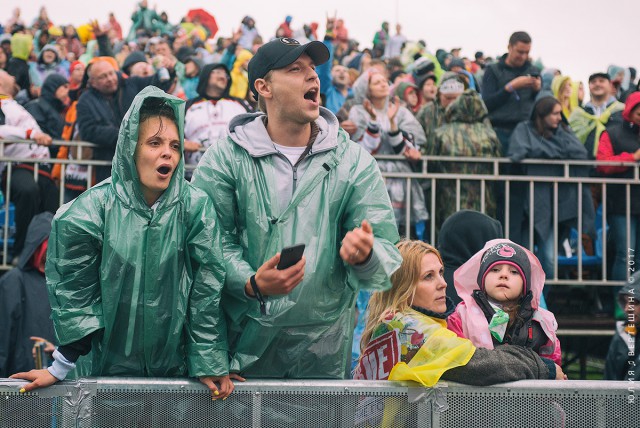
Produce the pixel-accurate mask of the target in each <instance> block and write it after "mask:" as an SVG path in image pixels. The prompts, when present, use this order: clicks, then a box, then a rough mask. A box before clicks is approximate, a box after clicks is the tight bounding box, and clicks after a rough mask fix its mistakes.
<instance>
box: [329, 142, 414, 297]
mask: <svg viewBox="0 0 640 428" xmlns="http://www.w3.org/2000/svg"><path fill="white" fill-rule="evenodd" d="M357 153H358V154H357V155H356V156H358V157H359V159H357V161H356V162H354V163H353V165H354V167H353V171H352V174H353V179H352V180H351V183H352V184H351V186H352V187H351V189H350V190H349V192H348V201H347V206H346V211H345V214H344V216H343V222H342V226H343V230H345V231H348V232H346V233H345V236H344V237H343V242H342V245H341V249H340V256H341V257H342V259H343V260H344V261H345V263H346V264H347V266H348V271H349V281H350V282H352V283H354V285H357V286H358V287H359V288H363V289H371V290H385V289H388V288H389V287H391V282H390V277H391V274H392V273H393V272H395V270H396V269H398V268H399V267H400V264H401V262H402V258H401V256H400V253H399V252H398V249H397V248H396V247H395V243H396V242H398V240H399V236H398V229H397V227H396V221H395V217H394V214H393V209H392V208H391V202H390V200H389V195H388V193H387V189H386V187H385V185H384V181H383V180H382V175H381V174H380V170H379V169H378V166H377V164H376V162H375V159H373V158H372V157H371V156H370V155H369V154H368V153H366V152H365V151H364V150H363V149H359V150H358V151H357ZM365 220H366V222H365ZM363 249H365V251H366V250H368V253H366V252H365V251H363Z"/></svg>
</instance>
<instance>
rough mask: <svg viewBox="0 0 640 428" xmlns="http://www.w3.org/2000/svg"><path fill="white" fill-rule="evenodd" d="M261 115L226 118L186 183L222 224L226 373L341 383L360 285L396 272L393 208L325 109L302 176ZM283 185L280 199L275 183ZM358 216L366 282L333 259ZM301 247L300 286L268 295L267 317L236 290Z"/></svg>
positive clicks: (383, 284) (379, 282)
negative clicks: (368, 247)
mask: <svg viewBox="0 0 640 428" xmlns="http://www.w3.org/2000/svg"><path fill="white" fill-rule="evenodd" d="M262 118H263V115H262V114H245V115H239V116H236V118H235V119H234V120H233V121H232V122H231V123H230V125H229V130H230V136H229V137H227V138H224V139H221V140H219V141H218V142H217V143H216V144H214V145H213V146H211V147H210V148H209V150H208V151H207V152H206V153H205V155H204V156H203V158H202V159H201V161H200V163H199V165H198V168H197V169H196V170H195V173H194V175H193V179H192V182H193V183H194V185H195V186H197V187H200V188H202V189H204V190H205V191H206V192H207V193H208V194H209V196H210V197H211V199H213V201H214V205H215V207H216V211H217V212H218V215H219V216H220V217H219V220H220V222H221V226H222V241H223V247H224V257H225V260H226V268H227V278H226V282H225V289H224V294H223V303H222V307H223V308H224V311H225V314H226V315H227V322H228V323H229V324H230V326H229V328H230V330H229V331H230V333H229V344H230V348H231V351H232V361H231V367H230V370H231V371H232V372H233V371H241V372H242V373H244V374H246V375H247V376H248V377H272V378H334V379H336V378H344V377H345V376H346V375H347V367H348V366H349V365H350V364H349V363H350V361H349V360H350V356H351V341H352V337H353V327H354V318H355V316H354V315H355V313H354V307H355V300H356V295H357V293H358V290H359V289H360V288H364V289H371V290H384V289H387V288H389V287H390V286H391V283H390V281H389V277H390V276H391V274H392V273H393V272H394V271H395V270H396V269H397V268H398V267H399V266H400V262H401V258H400V254H399V252H398V250H397V249H396V248H395V247H394V245H393V244H394V243H395V242H396V241H397V240H398V232H397V229H396V225H395V220H394V216H393V211H392V209H391V205H390V202H389V197H388V195H387V191H386V189H385V185H384V182H383V180H382V177H381V175H380V171H379V169H378V166H377V164H376V161H375V159H373V157H371V156H370V155H369V154H368V153H367V152H365V151H364V150H363V149H362V148H361V147H360V146H358V145H357V144H355V143H353V142H351V141H349V137H348V135H347V134H346V133H345V132H344V131H342V130H339V129H338V123H337V120H336V118H335V116H333V114H331V113H330V112H329V111H328V110H326V109H324V108H321V116H320V118H319V119H318V120H316V124H318V126H319V128H320V131H319V133H318V137H317V138H316V140H315V142H314V144H313V146H312V149H311V151H310V153H309V155H308V156H307V157H306V158H305V159H304V160H303V161H301V162H299V163H300V164H301V165H302V166H301V167H299V169H301V168H302V167H304V168H305V170H304V172H303V173H301V172H298V174H297V176H296V173H293V176H292V175H291V167H290V164H288V163H287V165H289V166H288V167H287V168H289V173H288V175H287V174H286V173H283V172H282V165H283V163H286V162H287V161H286V160H283V159H282V157H281V156H279V155H278V154H277V152H276V150H275V148H274V145H273V142H272V141H271V139H270V138H269V135H268V134H267V132H266V129H265V126H264V123H263V121H262ZM283 182H286V183H289V184H290V183H297V184H294V185H293V186H294V187H293V193H292V195H291V199H290V200H283V197H282V192H281V191H280V192H279V189H282V183H283ZM364 219H367V220H368V221H369V222H370V223H371V225H372V227H373V233H374V235H375V240H374V246H373V253H374V257H377V260H378V262H379V263H378V264H377V267H376V268H375V270H374V271H372V272H369V273H368V275H367V278H363V277H362V275H358V273H357V272H356V269H355V268H354V267H352V266H350V265H348V264H346V263H345V262H344V261H343V260H342V259H341V258H340V256H339V251H340V246H341V241H342V239H343V238H344V236H345V234H346V233H347V232H348V231H350V230H352V229H353V228H355V227H359V226H360V224H361V222H362V220H364ZM298 243H304V244H306V249H305V253H304V254H305V257H306V265H305V273H304V280H303V281H302V283H300V284H299V285H298V286H297V287H296V288H294V289H293V291H292V292H291V293H289V294H288V295H278V296H268V297H267V310H268V313H267V315H261V312H260V309H259V304H258V302H257V301H256V300H255V299H252V298H249V297H247V296H246V295H245V293H244V286H245V284H246V282H247V280H248V279H249V277H250V276H251V275H253V274H255V273H256V270H257V269H258V268H259V267H260V266H261V265H262V264H263V263H264V262H265V261H267V260H269V259H270V258H271V257H273V256H274V255H275V254H276V253H277V252H279V251H280V250H281V249H282V248H283V247H286V246H290V245H294V244H298Z"/></svg>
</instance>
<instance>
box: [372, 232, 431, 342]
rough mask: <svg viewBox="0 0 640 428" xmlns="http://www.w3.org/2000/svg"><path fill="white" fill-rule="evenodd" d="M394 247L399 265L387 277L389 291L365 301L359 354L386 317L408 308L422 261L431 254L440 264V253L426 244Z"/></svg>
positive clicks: (403, 243)
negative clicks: (389, 281) (366, 303)
mask: <svg viewBox="0 0 640 428" xmlns="http://www.w3.org/2000/svg"><path fill="white" fill-rule="evenodd" d="M396 246H397V247H398V250H400V255H401V256H402V264H401V265H400V268H399V269H398V270H397V271H395V272H394V273H393V275H391V288H390V289H389V290H386V291H376V292H375V293H373V294H372V295H371V298H370V299H369V315H368V317H367V323H366V325H365V328H364V331H363V332H362V339H361V340H360V352H361V354H362V352H363V351H364V349H365V348H366V347H367V345H368V344H369V341H370V340H371V336H372V335H373V331H374V330H375V329H376V327H377V326H378V324H380V323H381V322H382V321H383V320H384V319H385V317H386V316H387V314H389V313H396V312H402V311H404V310H406V309H408V308H409V307H410V306H411V303H412V302H413V298H414V297H415V294H416V289H417V285H418V282H419V281H420V275H421V273H422V272H421V268H422V258H423V257H424V256H426V255H427V254H435V255H436V257H438V260H440V263H442V257H441V256H440V252H439V251H438V250H436V249H435V247H433V246H432V245H429V244H427V243H426V242H422V241H400V242H399V243H398V244H397V245H396Z"/></svg>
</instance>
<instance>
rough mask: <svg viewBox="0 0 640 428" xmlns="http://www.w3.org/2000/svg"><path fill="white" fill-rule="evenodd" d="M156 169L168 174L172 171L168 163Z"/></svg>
mask: <svg viewBox="0 0 640 428" xmlns="http://www.w3.org/2000/svg"><path fill="white" fill-rule="evenodd" d="M156 171H158V172H159V173H160V174H162V175H167V174H169V173H170V172H171V168H170V167H168V166H166V165H162V166H161V167H159V168H158V169H157V170H156Z"/></svg>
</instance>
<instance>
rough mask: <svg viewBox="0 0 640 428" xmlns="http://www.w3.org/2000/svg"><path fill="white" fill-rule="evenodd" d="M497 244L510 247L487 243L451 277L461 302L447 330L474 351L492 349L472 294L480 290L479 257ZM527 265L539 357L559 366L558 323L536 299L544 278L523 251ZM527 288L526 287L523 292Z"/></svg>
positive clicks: (481, 314)
mask: <svg viewBox="0 0 640 428" xmlns="http://www.w3.org/2000/svg"><path fill="white" fill-rule="evenodd" d="M499 243H512V242H511V241H509V240H508V239H493V240H491V241H489V242H487V243H486V244H485V246H484V248H483V249H482V250H480V251H478V252H477V253H476V254H475V255H474V256H473V257H471V258H470V259H469V260H468V261H467V262H466V263H465V264H463V265H462V266H460V267H459V268H458V270H456V271H455V273H454V274H453V281H454V284H455V287H456V291H457V292H458V296H460V298H461V299H462V302H461V303H459V304H458V306H457V307H456V311H455V312H454V313H453V314H451V316H450V317H449V318H448V320H447V322H448V328H449V329H450V330H451V331H453V332H454V333H456V334H457V335H458V336H460V337H465V338H467V339H469V340H471V342H473V344H474V345H475V346H477V347H478V348H487V349H494V343H493V340H492V336H491V333H490V331H489V322H488V321H487V318H486V316H485V314H484V312H483V311H482V309H481V308H480V306H479V305H478V303H477V302H476V300H475V299H474V298H473V291H474V290H478V289H480V286H479V285H478V272H479V270H480V264H481V261H482V255H483V254H484V253H485V251H487V250H488V249H489V248H491V247H493V246H494V245H497V244H499ZM524 251H525V253H526V254H527V257H528V258H529V263H530V264H531V292H532V294H533V299H532V300H531V307H532V308H533V309H534V313H533V318H532V319H533V321H534V322H537V323H538V324H539V325H540V327H541V328H542V330H543V331H544V334H545V335H546V336H547V339H548V340H547V342H546V343H545V344H544V345H543V346H541V347H540V353H539V355H540V356H541V357H544V358H549V359H551V360H553V361H554V362H555V363H556V364H558V365H560V364H561V361H562V360H561V350H560V341H559V340H558V337H557V336H556V330H557V329H558V323H557V321H556V318H555V316H554V315H553V313H551V312H550V311H548V310H546V309H543V308H541V307H540V295H541V294H542V288H543V287H544V280H545V274H544V271H543V270H542V266H541V265H540V262H539V261H538V259H537V258H536V257H535V256H534V255H533V254H532V253H531V252H530V251H528V250H527V249H526V248H525V249H524ZM528 287H529V285H527V288H528Z"/></svg>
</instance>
